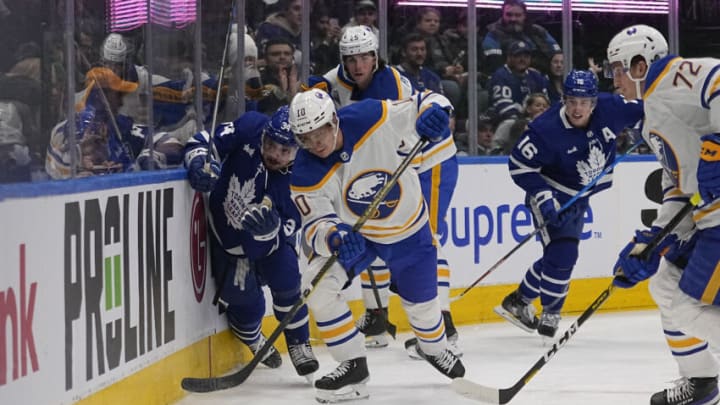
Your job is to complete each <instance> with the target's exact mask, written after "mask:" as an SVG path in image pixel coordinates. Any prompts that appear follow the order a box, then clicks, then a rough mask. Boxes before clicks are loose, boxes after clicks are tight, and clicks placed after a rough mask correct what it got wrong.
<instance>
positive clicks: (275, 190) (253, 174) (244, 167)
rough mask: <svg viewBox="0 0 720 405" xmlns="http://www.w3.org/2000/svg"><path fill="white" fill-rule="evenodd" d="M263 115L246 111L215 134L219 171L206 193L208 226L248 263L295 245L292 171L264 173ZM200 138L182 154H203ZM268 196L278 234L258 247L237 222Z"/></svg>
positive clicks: (203, 143) (297, 216)
mask: <svg viewBox="0 0 720 405" xmlns="http://www.w3.org/2000/svg"><path fill="white" fill-rule="evenodd" d="M269 119H270V117H268V116H267V115H264V114H261V113H258V112H255V111H250V112H247V113H245V114H243V115H242V116H240V118H238V119H236V120H235V121H233V122H225V123H222V124H220V125H218V127H217V128H216V130H215V136H214V137H213V143H214V144H215V147H216V148H217V152H218V155H219V157H220V159H221V161H222V170H221V171H220V176H219V178H218V182H217V184H215V188H214V189H213V191H212V192H211V193H210V202H209V205H210V216H211V219H210V224H211V226H212V229H213V231H214V232H215V235H216V236H217V237H218V239H219V240H220V243H221V244H222V246H223V248H225V250H227V251H228V252H230V253H232V254H237V255H245V256H247V257H248V258H250V259H251V260H256V259H259V258H262V257H265V256H267V255H269V254H270V253H272V252H273V251H275V249H276V248H277V246H278V245H279V244H280V243H290V244H291V245H294V244H295V242H294V240H295V239H294V238H295V232H296V230H297V227H298V225H299V224H300V214H299V213H298V211H297V208H296V207H295V204H294V203H293V202H292V200H290V174H291V171H290V169H287V170H282V171H268V170H267V169H266V168H265V165H264V164H263V160H262V156H261V154H260V147H261V145H262V133H263V127H264V126H265V123H266V122H267V121H268V120H269ZM207 145H208V139H207V135H206V134H204V133H198V134H196V135H195V136H194V137H193V138H192V139H191V140H189V141H188V144H187V146H186V148H185V150H186V154H187V153H188V152H190V151H192V150H193V149H195V148H198V147H202V148H207ZM266 195H268V196H269V197H270V198H271V199H272V201H273V207H274V208H275V209H277V210H278V212H279V214H280V220H281V223H282V228H281V232H278V237H277V238H275V239H274V240H270V241H266V242H260V241H257V240H255V239H254V238H253V237H252V235H251V234H250V233H249V232H247V231H245V230H243V229H242V226H241V225H240V218H241V217H242V215H243V213H244V212H245V210H246V209H247V208H248V207H249V206H250V205H251V204H258V203H260V202H261V201H262V200H263V197H265V196H266Z"/></svg>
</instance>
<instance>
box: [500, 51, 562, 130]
mask: <svg viewBox="0 0 720 405" xmlns="http://www.w3.org/2000/svg"><path fill="white" fill-rule="evenodd" d="M530 52H531V51H530V46H529V45H528V44H527V43H525V42H524V41H516V42H513V43H512V44H511V45H510V46H509V47H508V52H507V62H506V64H505V66H503V67H501V68H499V69H498V70H496V71H495V73H493V75H492V77H491V78H490V82H489V84H488V87H489V90H490V92H491V94H490V108H491V110H492V111H491V112H492V114H491V116H492V117H493V119H494V121H495V122H498V123H499V122H501V121H504V120H507V119H515V118H517V117H519V116H521V115H522V105H523V102H524V101H525V98H527V96H529V95H530V94H531V93H544V94H547V86H548V82H547V79H546V78H545V76H543V75H542V74H541V73H540V72H538V71H537V70H535V69H531V68H530V61H531V59H532V57H531V56H530Z"/></svg>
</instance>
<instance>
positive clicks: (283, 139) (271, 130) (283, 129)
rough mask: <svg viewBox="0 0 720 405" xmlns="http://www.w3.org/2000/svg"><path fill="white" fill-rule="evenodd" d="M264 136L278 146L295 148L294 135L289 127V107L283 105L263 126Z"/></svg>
mask: <svg viewBox="0 0 720 405" xmlns="http://www.w3.org/2000/svg"><path fill="white" fill-rule="evenodd" d="M264 134H265V135H266V136H267V137H269V138H270V139H272V140H273V141H274V142H277V143H279V144H280V145H285V146H292V147H296V146H298V145H297V142H295V135H294V134H293V132H292V129H291V127H290V107H289V106H287V105H284V106H282V107H280V108H278V109H277V111H275V112H274V113H273V115H272V117H271V118H270V120H269V121H268V122H267V124H265V129H264Z"/></svg>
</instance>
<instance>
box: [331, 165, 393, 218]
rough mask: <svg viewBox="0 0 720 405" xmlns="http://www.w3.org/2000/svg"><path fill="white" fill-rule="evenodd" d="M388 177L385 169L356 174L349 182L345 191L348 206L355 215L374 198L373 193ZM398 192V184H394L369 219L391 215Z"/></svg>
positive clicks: (362, 210) (361, 211)
mask: <svg viewBox="0 0 720 405" xmlns="http://www.w3.org/2000/svg"><path fill="white" fill-rule="evenodd" d="M390 177H391V174H390V173H388V172H386V171H371V172H365V173H362V174H361V175H359V176H357V177H356V178H355V179H353V180H352V181H351V182H350V184H349V186H348V188H347V190H346V192H345V201H346V203H347V206H348V208H350V210H351V211H352V212H353V213H354V214H355V215H357V216H361V215H362V214H363V212H365V209H366V208H367V206H368V205H370V203H371V202H372V200H373V198H375V194H377V192H378V191H380V189H381V188H382V187H383V186H384V185H385V184H386V183H387V182H388V180H389V179H390ZM400 192H401V190H400V186H399V185H398V184H395V186H393V188H392V189H390V192H389V193H388V194H387V196H386V197H385V200H384V201H383V202H382V203H380V205H378V207H377V209H376V210H375V212H373V213H372V214H371V215H370V219H383V218H387V217H389V216H390V215H392V213H393V212H394V211H395V208H396V207H397V204H398V201H399V199H400Z"/></svg>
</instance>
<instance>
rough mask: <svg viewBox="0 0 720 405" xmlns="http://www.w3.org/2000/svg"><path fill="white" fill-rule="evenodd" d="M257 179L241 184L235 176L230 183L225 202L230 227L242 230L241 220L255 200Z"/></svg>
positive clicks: (224, 207)
mask: <svg viewBox="0 0 720 405" xmlns="http://www.w3.org/2000/svg"><path fill="white" fill-rule="evenodd" d="M255 194H256V193H255V179H249V180H247V181H244V182H243V183H242V184H240V180H239V179H238V177H237V176H235V175H234V174H233V175H232V176H231V177H230V181H229V182H228V190H227V195H225V200H224V201H223V210H224V211H225V217H226V218H227V222H228V225H230V226H232V227H233V228H235V229H242V225H240V218H241V217H242V215H243V213H244V212H245V210H246V209H247V208H248V206H249V205H250V204H251V203H252V202H253V200H255Z"/></svg>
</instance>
